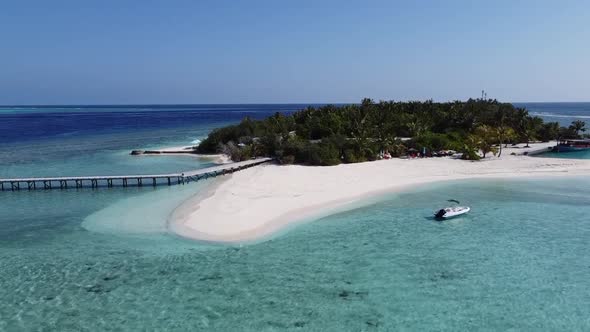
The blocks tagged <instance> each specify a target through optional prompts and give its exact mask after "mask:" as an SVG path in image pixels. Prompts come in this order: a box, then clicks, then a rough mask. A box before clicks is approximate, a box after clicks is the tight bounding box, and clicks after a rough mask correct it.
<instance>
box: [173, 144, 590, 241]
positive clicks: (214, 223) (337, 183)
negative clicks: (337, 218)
mask: <svg viewBox="0 0 590 332" xmlns="http://www.w3.org/2000/svg"><path fill="white" fill-rule="evenodd" d="M522 151H523V150H522V149H514V148H512V149H511V148H508V149H505V150H504V151H503V153H502V157H501V158H496V157H492V158H486V159H485V160H482V161H478V162H471V161H465V160H457V159H452V158H426V159H391V160H381V161H375V162H366V163H359V164H343V165H338V166H332V167H309V166H296V165H291V166H276V165H266V166H259V167H253V168H249V169H246V170H244V171H241V172H237V173H234V174H232V175H231V176H230V177H228V178H225V179H224V180H223V181H220V182H219V183H217V184H215V185H214V186H213V187H211V188H209V189H208V190H207V191H206V192H205V193H200V194H198V195H196V196H195V197H193V198H191V199H189V200H187V201H186V202H184V203H183V204H181V205H180V206H179V207H178V208H177V209H176V210H175V211H174V212H173V213H172V215H171V216H170V219H169V223H168V225H169V228H170V229H171V230H172V231H173V232H175V233H177V234H178V235H180V236H183V237H188V238H193V239H197V240H204V241H215V242H238V243H239V242H247V241H254V240H257V239H261V238H264V237H266V236H269V235H271V234H273V233H275V232H277V231H279V230H281V229H284V228H285V227H286V226H288V225H291V224H293V223H295V222H298V221H302V220H306V219H310V218H314V217H320V216H322V215H325V214H329V213H328V212H329V211H334V210H335V209H339V208H344V207H346V206H349V205H351V203H354V202H355V201H358V200H361V199H363V198H367V197H370V196H374V195H379V194H383V193H387V192H395V191H400V190H403V189H404V188H408V187H413V186H416V185H421V184H426V183H432V182H437V181H446V180H460V179H476V178H479V179H484V178H511V177H529V176H542V177H547V176H567V175H584V174H590V160H576V159H558V158H541V157H528V156H522V155H516V156H515V155H510V153H511V152H517V153H518V152H522Z"/></svg>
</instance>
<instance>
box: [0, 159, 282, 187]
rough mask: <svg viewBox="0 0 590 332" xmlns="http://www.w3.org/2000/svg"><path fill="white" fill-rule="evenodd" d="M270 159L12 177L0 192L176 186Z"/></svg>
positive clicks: (0, 185)
mask: <svg viewBox="0 0 590 332" xmlns="http://www.w3.org/2000/svg"><path fill="white" fill-rule="evenodd" d="M272 160H273V159H272V158H258V159H252V160H246V161H241V162H236V163H231V164H225V165H219V166H213V167H208V168H202V169H197V170H194V171H188V172H184V173H170V174H153V175H145V174H137V175H105V176H72V177H45V178H14V179H0V191H5V190H10V191H16V190H21V189H24V190H36V189H44V190H49V189H69V188H85V187H89V188H111V187H115V186H116V187H129V186H136V187H142V186H144V185H151V186H154V187H155V186H157V185H169V186H171V185H177V184H185V183H188V182H196V181H199V180H203V179H208V178H211V177H217V176H219V175H225V174H231V173H234V172H237V171H241V170H243V169H246V168H250V167H253V166H257V165H260V164H264V163H268V162H270V161H272Z"/></svg>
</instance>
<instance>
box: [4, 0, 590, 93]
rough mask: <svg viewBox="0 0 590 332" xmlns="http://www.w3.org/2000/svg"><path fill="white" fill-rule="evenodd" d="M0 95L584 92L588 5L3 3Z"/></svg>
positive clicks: (589, 58) (589, 51) (589, 79)
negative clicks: (483, 90)
mask: <svg viewBox="0 0 590 332" xmlns="http://www.w3.org/2000/svg"><path fill="white" fill-rule="evenodd" d="M0 41H1V44H0V45H1V46H0V104H112V103H114V104H129V103H281V102H284V103H299V102H303V103H305V102H358V101H359V100H360V99H361V98H363V97H370V98H374V99H377V100H378V99H388V100H389V99H395V100H416V99H429V98H432V99H434V100H440V101H444V100H455V99H465V98H469V97H477V96H479V95H480V92H481V90H482V89H485V90H486V91H487V92H488V96H489V97H493V98H497V99H500V100H503V101H514V102H517V101H590V2H588V1H567V0H565V1H544V0H539V1H518V0H513V1H504V0H498V1H489V0H488V1H458V0H457V1H454V0H449V1H419V0H417V1H409V0H408V1H393V0H392V1H370V0H367V1H331V0H330V1H321V0H316V1H305V0H298V1H286V0H285V1H281V0H273V1H270V0H269V1H256V0H251V1H223V0H218V1H180V0H178V1H149V0H145V1H131V0H128V1H59V0H57V1H27V0H22V1H16V0H15V1H3V3H2V8H1V10H0Z"/></svg>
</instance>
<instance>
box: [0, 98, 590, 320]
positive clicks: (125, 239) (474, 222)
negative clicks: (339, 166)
mask: <svg viewBox="0 0 590 332" xmlns="http://www.w3.org/2000/svg"><path fill="white" fill-rule="evenodd" d="M290 107H291V108H293V109H297V108H301V107H302V106H301V105H300V106H289V107H287V106H281V105H265V106H264V107H261V106H257V105H233V106H232V107H229V106H227V107H225V108H228V109H223V108H221V109H220V106H219V107H209V106H206V105H192V106H190V105H189V106H183V107H182V108H180V109H178V108H179V107H176V108H174V107H172V106H167V107H163V108H159V107H146V106H142V107H129V108H125V109H121V108H112V107H107V108H104V109H102V108H101V109H98V110H97V107H93V108H84V107H78V108H80V109H79V110H76V111H75V112H73V111H72V109H71V108H69V107H65V108H63V109H53V108H52V109H49V110H48V109H41V110H40V109H36V108H35V109H33V108H27V109H14V108H10V109H8V108H7V109H4V110H2V111H0V135H3V136H2V137H1V138H0V177H13V176H40V175H44V176H49V175H79V174H88V175H92V174H105V173H108V174H116V173H119V174H122V173H127V172H134V173H154V172H169V171H172V172H177V171H181V170H186V169H193V168H199V167H206V166H208V162H206V161H202V160H199V159H196V158H192V157H186V156H184V157H182V156H181V157H171V156H166V157H160V156H159V157H154V158H150V157H145V158H144V157H139V158H136V157H132V156H129V155H128V152H129V150H131V149H141V148H147V147H158V146H165V145H187V144H190V142H192V141H194V140H196V139H199V138H203V137H204V136H205V135H206V133H207V132H208V131H209V130H210V129H212V128H214V127H216V126H219V125H220V124H225V123H232V122H236V121H239V119H240V118H241V117H242V116H244V114H249V115H250V116H253V117H263V116H267V115H269V114H272V113H274V112H275V111H282V112H291V111H292V110H293V109H291V108H290ZM236 109H237V110H236ZM170 112H172V113H170ZM174 112H178V113H179V114H181V115H182V112H188V113H187V114H185V115H182V116H183V117H184V116H186V117H184V118H183V120H182V121H177V120H176V119H175V116H171V114H173V113H174ZM236 112H237V113H236ZM48 113H59V114H61V113H65V114H69V115H70V116H57V117H56V116H50V115H47V114H48ZM78 113H80V114H78ZM201 113H203V114H201ZM32 115H36V116H41V118H42V119H43V120H42V121H41V120H39V121H37V122H35V121H36V120H34V119H36V118H35V117H34V116H33V117H32V118H31V116H32ZM177 116H179V115H178V114H177ZM103 117H107V118H108V119H109V121H106V120H105V119H104V118H103ZM32 119H33V120H32ZM82 120H84V121H82ZM27 121H29V123H26V122H27ZM31 121H32V122H31ZM33 122H34V123H33ZM83 122H84V123H85V124H84V125H81V123H83ZM105 123H113V125H112V126H110V125H105ZM78 124H79V125H78ZM55 126H57V127H60V126H61V128H62V129H59V130H57V129H55V128H54V127H55ZM76 126H78V127H79V130H78V131H75V130H73V128H75V127H76ZM44 127H47V128H48V129H47V130H44V129H43V128H44ZM23 128H28V131H24V132H23ZM52 128H53V129H52ZM64 128H65V129H64ZM210 184H212V182H201V183H199V184H190V185H185V186H173V187H166V186H163V187H158V188H156V189H154V188H151V187H143V188H133V187H129V188H112V189H106V188H104V189H100V190H90V189H82V190H66V191H59V190H56V191H47V192H46V191H34V192H28V191H20V192H10V191H8V192H6V191H5V192H1V193H0V211H2V213H0V267H1V268H0V331H29V330H59V331H80V330H215V331H232V330H250V331H275V330H312V331H313V330H316V331H343V330H347V331H348V330H352V331H360V330H376V331H389V330H448V331H454V330H466V329H469V330H508V329H515V330H535V331H537V330H581V331H582V330H588V329H589V328H590V320H589V319H588V317H590V315H589V314H590V313H589V311H590V309H588V308H590V292H589V291H588V290H589V289H590V281H589V280H588V278H587V275H588V273H589V272H590V259H589V258H588V255H586V253H587V252H588V243H590V228H589V227H588V220H589V219H588V217H587V216H588V215H589V212H590V204H589V203H590V198H589V197H590V196H589V195H590V186H589V184H590V180H588V179H585V178H563V179H555V180H542V181H541V180H520V181H510V182H506V181H494V182H455V183H446V184H438V185H434V186H429V187H428V188H422V189H417V190H415V191H413V192H410V193H405V194H400V195H390V196H387V197H382V198H381V199H380V200H378V201H376V202H375V201H373V202H365V203H366V204H368V205H367V206H365V207H361V208H356V209H353V210H351V211H347V212H342V213H338V214H334V215H332V216H329V217H326V218H322V219H321V220H316V221H313V222H309V223H306V224H303V225H300V226H297V227H294V228H293V229H291V230H289V231H288V232H285V233H284V234H282V235H281V236H278V237H275V238H272V239H269V240H267V241H261V242H259V243H255V244H249V245H242V246H240V245H235V246H226V245H212V244H203V243H197V242H193V241H189V240H186V239H181V238H179V237H177V236H175V235H174V234H170V233H168V231H167V228H166V220H167V217H168V215H169V214H170V213H171V211H172V210H173V209H174V208H175V207H176V206H178V205H179V204H180V203H181V202H182V201H183V200H185V199H187V198H189V197H191V196H192V195H194V194H196V193H198V192H199V191H201V190H203V188H204V187H206V186H208V185H210ZM449 198H455V199H459V200H461V201H462V203H465V204H467V205H470V206H471V207H472V209H473V210H472V213H470V214H469V215H467V216H464V217H461V218H457V219H455V220H451V221H448V222H444V223H437V222H434V221H433V220H432V219H430V218H429V216H430V215H431V213H432V212H433V210H434V209H436V208H438V207H440V206H441V205H446V204H447V202H446V200H447V199H449Z"/></svg>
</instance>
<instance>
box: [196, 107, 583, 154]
mask: <svg viewBox="0 0 590 332" xmlns="http://www.w3.org/2000/svg"><path fill="white" fill-rule="evenodd" d="M584 130H585V129H584V125H583V123H575V124H572V126H570V128H560V127H559V124H557V123H556V122H550V123H545V122H544V121H543V120H542V119H541V118H539V117H535V116H531V115H530V114H529V113H528V111H527V110H526V109H524V108H516V107H514V106H513V105H512V104H510V103H501V102H498V101H497V100H488V99H470V100H467V101H454V102H445V103H435V102H433V101H432V100H427V101H424V102H421V101H411V102H395V101H380V102H374V101H372V100H370V99H364V100H362V102H361V103H360V104H353V105H344V106H335V105H326V106H321V107H308V108H306V109H303V110H300V111H298V112H295V113H293V114H291V115H283V114H281V113H276V114H274V115H273V116H270V117H268V118H266V119H264V120H258V121H255V120H252V119H249V118H245V119H243V120H242V121H241V122H240V123H239V124H236V125H231V126H227V127H223V128H219V129H215V130H213V131H212V132H211V133H210V134H209V136H208V137H207V138H206V139H205V140H204V141H203V142H202V143H201V144H200V145H199V146H198V147H196V150H197V152H199V153H218V152H225V153H230V155H231V157H232V159H235V160H243V159H248V158H251V157H254V156H271V157H277V158H278V159H279V160H281V161H282V162H284V163H300V164H308V165H335V164H339V163H342V162H345V163H355V162H362V161H367V160H374V159H376V158H377V157H378V155H379V153H380V152H382V151H387V152H388V153H390V154H391V155H393V156H399V155H402V154H404V153H405V152H406V151H408V150H409V149H416V150H418V151H420V150H422V149H427V150H428V151H438V150H445V149H452V150H457V151H461V152H463V153H464V157H465V158H467V159H477V158H478V154H477V153H476V152H477V151H483V153H484V156H485V154H486V153H488V152H492V153H493V154H496V151H497V149H496V145H498V144H501V143H504V144H508V143H519V142H525V143H528V142H529V141H533V140H541V141H549V140H552V139H557V138H558V137H559V135H569V136H572V137H574V136H578V135H579V133H580V132H583V131H584ZM400 138H409V139H404V140H401V139H400ZM500 147H501V145H500ZM228 151H229V152H228Z"/></svg>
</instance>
